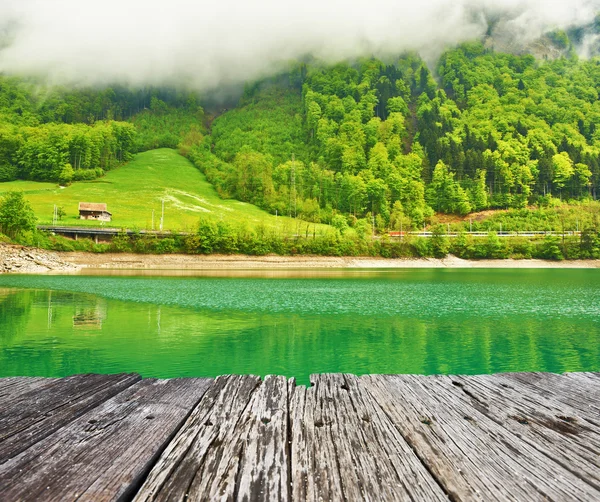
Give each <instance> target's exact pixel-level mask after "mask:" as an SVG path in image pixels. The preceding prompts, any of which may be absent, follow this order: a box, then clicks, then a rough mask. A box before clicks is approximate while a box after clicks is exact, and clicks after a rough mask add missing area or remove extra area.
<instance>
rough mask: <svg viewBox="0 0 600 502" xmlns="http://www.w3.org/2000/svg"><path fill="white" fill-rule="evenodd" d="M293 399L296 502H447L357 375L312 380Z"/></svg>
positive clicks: (292, 420) (295, 392) (293, 471)
mask: <svg viewBox="0 0 600 502" xmlns="http://www.w3.org/2000/svg"><path fill="white" fill-rule="evenodd" d="M311 382H312V384H313V386H312V387H310V388H309V389H302V388H296V389H295V390H294V392H293V394H292V399H291V410H290V411H291V415H290V417H291V420H290V422H291V432H292V437H291V441H292V451H291V454H292V462H291V466H292V480H293V481H292V483H293V484H292V497H293V499H294V500H298V501H304V500H448V499H447V497H446V495H445V494H444V492H443V491H442V489H441V488H440V486H439V485H438V484H437V483H436V481H435V480H434V479H433V478H432V477H431V476H430V475H429V473H428V472H427V470H426V469H425V468H424V466H423V464H422V463H421V461H420V460H419V458H418V457H417V456H416V455H415V454H414V452H413V451H412V450H411V448H410V447H409V445H408V444H407V443H406V441H405V440H404V439H403V438H402V436H401V435H400V434H399V432H398V430H397V429H396V428H395V427H394V425H393V423H392V422H391V420H390V419H389V418H388V417H387V416H386V415H385V414H384V413H383V411H382V410H381V408H380V407H379V406H378V405H377V404H376V403H375V401H374V400H373V398H372V397H371V396H370V395H369V394H368V393H366V392H364V390H363V389H362V388H361V385H360V383H359V381H358V379H357V378H356V377H355V376H353V375H340V374H336V375H313V376H312V377H311Z"/></svg>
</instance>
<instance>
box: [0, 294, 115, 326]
mask: <svg viewBox="0 0 600 502" xmlns="http://www.w3.org/2000/svg"><path fill="white" fill-rule="evenodd" d="M32 309H36V310H43V309H45V310H46V319H47V328H48V329H49V330H50V329H52V327H53V325H55V324H56V322H57V319H58V318H62V317H64V316H65V315H69V311H71V312H72V314H71V319H72V324H73V328H81V329H102V321H103V320H104V319H106V316H107V310H108V303H107V301H106V299H104V298H102V297H100V296H97V295H90V294H81V293H72V292H65V291H52V290H27V289H25V290H16V289H8V288H3V289H0V335H3V336H11V335H12V336H14V335H18V334H20V333H21V331H22V330H23V329H25V326H26V325H27V321H28V319H29V316H30V314H31V311H32Z"/></svg>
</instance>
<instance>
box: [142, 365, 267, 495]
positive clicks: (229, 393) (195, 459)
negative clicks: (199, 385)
mask: <svg viewBox="0 0 600 502" xmlns="http://www.w3.org/2000/svg"><path fill="white" fill-rule="evenodd" d="M259 386H260V378H258V377H254V376H223V377H218V378H217V379H216V381H215V383H214V385H213V386H212V387H211V388H210V389H209V391H208V392H207V393H206V395H205V396H204V398H203V399H202V401H200V403H199V405H198V406H197V407H196V408H195V409H194V410H193V412H192V414H191V415H190V417H189V418H188V420H187V421H186V423H185V424H184V425H183V427H182V428H181V429H180V431H179V432H178V434H177V436H176V437H175V438H174V439H173V441H171V443H170V444H169V445H168V447H167V448H166V449H165V451H164V452H163V454H162V455H161V457H160V459H159V460H158V462H157V463H156V465H155V466H154V468H153V469H152V471H151V472H150V474H149V476H148V478H147V479H146V482H145V483H144V484H143V486H142V487H141V489H140V491H139V492H138V494H137V495H136V497H135V500H136V501H142V500H144V501H150V500H160V501H163V500H164V501H178V500H179V501H183V500H188V498H190V497H189V496H190V491H191V490H192V489H193V490H194V492H195V493H202V497H201V498H202V499H203V500H204V499H205V500H210V499H212V498H213V497H215V498H221V497H220V494H218V493H215V492H213V490H214V489H216V487H217V486H219V483H220V479H218V478H217V477H216V473H217V469H218V468H219V465H220V463H221V462H223V463H224V464H225V465H226V464H227V462H228V461H229V460H230V459H229V458H225V457H224V456H223V453H224V450H225V446H224V445H225V443H226V442H227V441H228V440H230V439H231V438H232V433H233V430H234V429H235V426H236V424H237V423H238V421H239V420H240V419H241V417H242V414H243V412H244V410H245V409H246V407H247V406H248V404H249V402H250V399H251V397H252V394H253V393H254V392H255V390H256V389H257V388H258V387H259ZM199 472H201V473H203V474H204V473H205V474H206V475H205V477H201V476H199V475H198V473H199ZM229 489H230V490H231V487H230V488H229Z"/></svg>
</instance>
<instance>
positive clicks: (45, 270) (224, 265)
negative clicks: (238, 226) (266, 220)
mask: <svg viewBox="0 0 600 502" xmlns="http://www.w3.org/2000/svg"><path fill="white" fill-rule="evenodd" d="M415 268H436V269H437V268H482V269H483V268H488V269H489V268H493V269H526V268H530V269H534V268H535V269H594V268H600V260H572V261H568V260H564V261H550V260H533V259H532V260H512V259H505V260H463V259H461V258H458V257H456V256H452V255H449V256H447V257H446V258H395V259H391V258H373V257H330V256H278V255H267V256H247V255H185V254H167V255H154V254H133V253H98V254H96V253H84V252H63V253H61V252H56V251H46V250H42V249H35V248H26V247H23V246H17V245H8V244H0V273H20V274H94V275H102V274H110V273H115V274H122V275H125V274H127V273H129V274H131V275H134V274H140V275H144V274H146V275H150V274H151V273H153V272H155V273H157V274H159V275H185V274H186V273H189V274H194V273H202V272H213V273H224V272H227V271H241V272H243V271H253V270H254V271H256V270H280V271H281V270H289V271H294V270H297V271H298V270H302V271H305V272H308V271H311V270H329V271H331V270H360V269H367V270H384V269H398V270H399V269H415Z"/></svg>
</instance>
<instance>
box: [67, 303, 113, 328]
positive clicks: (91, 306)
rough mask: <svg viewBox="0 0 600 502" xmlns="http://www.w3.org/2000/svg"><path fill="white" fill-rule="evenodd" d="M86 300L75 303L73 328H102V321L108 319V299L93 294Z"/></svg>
mask: <svg viewBox="0 0 600 502" xmlns="http://www.w3.org/2000/svg"><path fill="white" fill-rule="evenodd" d="M86 296H87V295H86ZM86 300H87V301H84V302H81V303H80V302H77V303H76V304H75V314H74V315H73V328H75V329H102V322H103V321H104V320H105V319H106V312H107V308H106V300H104V299H103V298H100V297H92V296H90V297H88V298H86Z"/></svg>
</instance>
